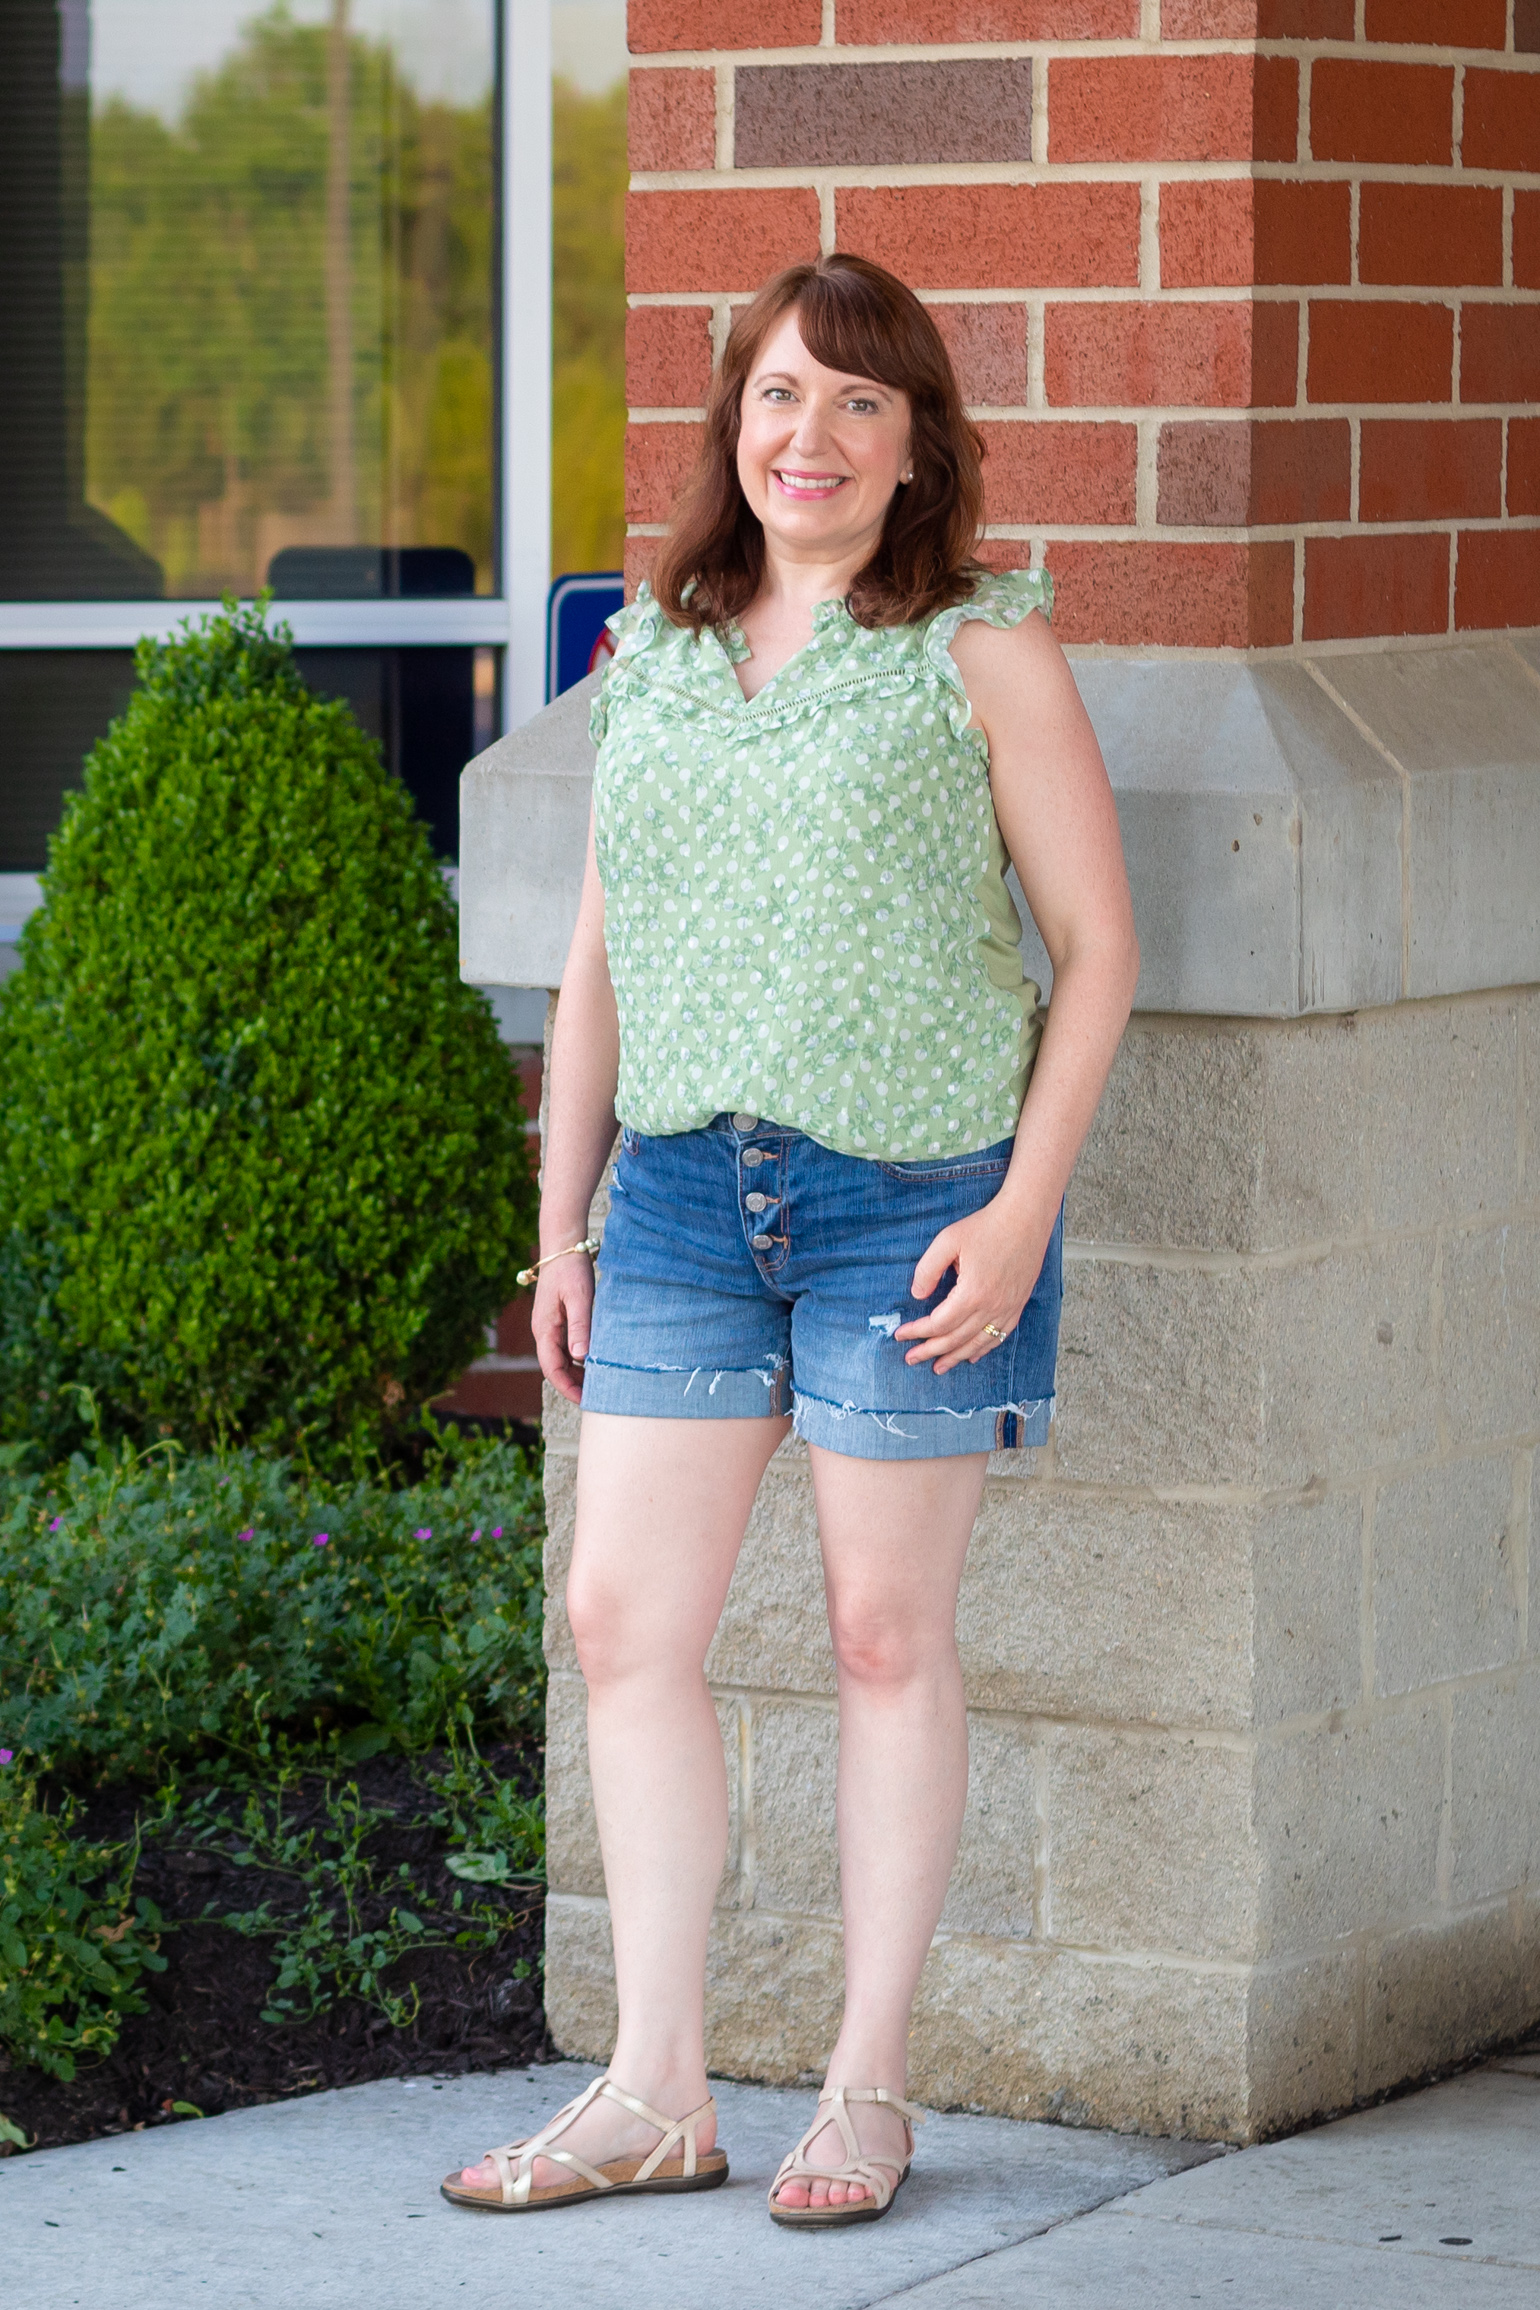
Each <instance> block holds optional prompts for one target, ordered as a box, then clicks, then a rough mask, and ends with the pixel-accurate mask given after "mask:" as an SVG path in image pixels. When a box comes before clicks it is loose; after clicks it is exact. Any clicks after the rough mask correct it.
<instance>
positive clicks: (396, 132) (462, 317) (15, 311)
mask: <svg viewBox="0 0 1540 2310" xmlns="http://www.w3.org/2000/svg"><path fill="white" fill-rule="evenodd" d="M494 66H495V10H494V0H287V4H286V5H285V4H280V5H261V4H260V0H258V4H254V0H6V5H5V8H4V11H3V12H0V225H3V229H0V295H3V296H4V299H5V308H6V312H7V319H8V323H9V325H10V329H11V332H12V334H13V338H14V340H15V342H16V343H17V345H18V347H19V358H17V360H16V361H15V362H14V363H13V364H10V365H9V367H8V371H7V372H6V373H5V374H4V376H3V380H0V416H3V419H4V420H5V422H4V425H3V430H0V517H3V518H0V593H3V594H4V595H5V596H6V597H8V598H10V599H13V600H14V599H42V600H85V599H93V598H95V599H114V598H138V597H143V596H156V595H168V596H173V597H179V598H188V597H194V598H196V597H200V596H202V597H208V596H211V595H216V594H219V593H221V592H223V591H225V590H227V589H228V590H233V591H236V592H239V593H245V594H249V593H251V592H253V591H254V590H255V589H256V588H257V587H258V586H260V585H261V584H263V583H264V582H266V581H267V579H268V577H269V573H270V572H271V571H273V565H274V563H275V561H276V560H277V559H278V557H279V556H280V555H281V556H283V557H285V558H284V561H283V562H282V563H281V564H280V566H279V569H278V571H277V572H276V573H275V574H276V576H277V577H278V580H279V582H280V585H281V590H282V591H283V592H284V593H285V594H287V595H289V596H291V597H293V596H298V595H302V594H305V593H317V594H320V593H330V592H337V591H341V590H352V589H353V588H354V587H355V586H357V588H358V590H360V591H363V592H366V593H369V592H398V591H400V592H430V591H431V592H438V593H444V592H447V593H462V592H463V593H470V592H478V593H488V592H491V591H493V590H494V587H495V572H494V568H493V551H494V519H493V507H494V496H495V487H494V481H495V458H494V437H495V407H494V402H495V391H494V378H495V364H494V353H493V346H494V317H495V307H496V298H495V271H496V231H495V224H496V204H495V192H494V155H495V137H494V79H495V69H494ZM23 216H24V217H25V218H26V219H27V231H26V233H24V234H23V233H19V232H18V230H17V220H18V219H19V218H21V217H23ZM349 549H351V551H352V555H353V560H351V561H350V559H349ZM424 549H428V550H427V551H426V552H424ZM360 553H361V554H362V555H363V557H364V561H365V562H366V563H367V564H368V569H369V571H372V577H368V575H367V572H366V582H363V583H360V582H359V580H358V570H357V568H356V567H355V566H354V564H355V562H356V561H357V557H358V555H359V554H360ZM414 555H415V556H417V557H418V558H417V560H416V564H415V575H414V574H413V563H412V560H411V558H410V557H412V556H414ZM339 556H340V557H341V558H340V559H339V558H338V557H339Z"/></svg>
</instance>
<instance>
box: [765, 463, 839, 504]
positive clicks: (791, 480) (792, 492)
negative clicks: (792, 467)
mask: <svg viewBox="0 0 1540 2310" xmlns="http://www.w3.org/2000/svg"><path fill="white" fill-rule="evenodd" d="M771 471H772V473H773V474H774V475H775V478H776V480H777V481H778V482H779V483H780V485H781V487H782V489H784V490H785V492H786V494H787V496H788V497H832V496H833V495H834V492H835V491H836V490H837V489H843V488H844V486H845V484H846V482H847V481H848V480H849V479H850V476H849V474H848V473H785V472H783V471H782V470H781V468H780V467H779V466H772V467H771Z"/></svg>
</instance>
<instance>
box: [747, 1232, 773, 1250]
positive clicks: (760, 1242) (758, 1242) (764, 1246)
mask: <svg viewBox="0 0 1540 2310" xmlns="http://www.w3.org/2000/svg"><path fill="white" fill-rule="evenodd" d="M749 1241H750V1242H751V1243H752V1244H753V1246H754V1249H755V1250H756V1251H768V1250H769V1249H770V1246H771V1244H772V1243H774V1241H775V1237H774V1236H773V1235H751V1236H750V1238H749Z"/></svg>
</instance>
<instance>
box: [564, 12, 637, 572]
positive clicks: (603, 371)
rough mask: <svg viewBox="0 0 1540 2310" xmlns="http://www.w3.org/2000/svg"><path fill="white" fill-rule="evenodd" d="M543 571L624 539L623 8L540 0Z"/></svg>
mask: <svg viewBox="0 0 1540 2310" xmlns="http://www.w3.org/2000/svg"><path fill="white" fill-rule="evenodd" d="M551 64H552V72H553V86H552V92H551V93H552V106H551V172H552V184H551V242H552V247H551V292H552V310H551V350H552V375H551V572H552V575H553V576H555V577H560V576H562V575H564V574H566V573H568V572H571V571H578V570H611V569H619V567H620V563H621V553H622V548H623V546H624V544H625V534H626V521H625V479H624V458H625V437H626V282H625V271H626V251H625V205H626V11H625V4H624V0H553V6H552V9H551Z"/></svg>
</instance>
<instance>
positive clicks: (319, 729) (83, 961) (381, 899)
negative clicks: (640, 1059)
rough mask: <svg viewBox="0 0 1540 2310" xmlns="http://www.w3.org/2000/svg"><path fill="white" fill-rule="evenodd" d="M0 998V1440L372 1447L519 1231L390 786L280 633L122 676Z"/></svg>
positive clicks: (515, 1141) (486, 1099) (498, 1070)
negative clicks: (83, 1415) (83, 1391)
mask: <svg viewBox="0 0 1540 2310" xmlns="http://www.w3.org/2000/svg"><path fill="white" fill-rule="evenodd" d="M137 665H138V676H139V681H138V688H137V690H136V692H135V695H134V697H133V698H132V700H131V702H130V704H129V707H128V710H127V712H126V713H125V714H124V715H123V716H122V718H121V719H120V720H119V721H118V722H116V723H114V725H113V727H112V729H111V730H110V731H109V733H108V735H107V736H106V737H105V738H104V739H103V740H102V741H101V742H100V744H99V745H98V746H97V747H96V748H95V750H94V752H93V753H92V754H91V755H90V757H89V758H88V760H87V763H86V770H85V781H84V791H83V792H82V793H81V794H79V795H77V796H75V797H74V798H73V799H72V800H71V801H70V802H69V803H68V805H67V806H66V809H65V813H64V818H63V823H62V825H61V827H60V830H59V832H58V834H57V835H56V837H55V838H54V841H53V844H52V846H51V849H50V854H49V862H48V871H47V874H46V877H45V882H44V904H43V906H42V908H41V909H40V910H39V911H38V912H37V913H36V914H35V915H34V916H33V917H32V919H31V920H30V921H29V922H28V924H27V926H26V930H25V932H24V935H23V938H22V942H21V961H20V967H19V969H18V970H17V971H16V972H15V973H14V974H13V975H12V977H11V978H10V980H9V981H8V982H7V984H6V985H5V987H4V990H3V993H0V1080H3V1081H4V1084H5V1097H4V1101H3V1103H0V1432H3V1433H6V1434H9V1435H11V1436H13V1437H27V1438H29V1439H31V1440H32V1441H33V1442H34V1443H37V1444H40V1445H41V1446H42V1448H43V1452H44V1454H45V1456H52V1455H53V1454H55V1453H57V1452H58V1451H60V1450H63V1449H66V1448H68V1446H69V1445H70V1444H71V1443H72V1442H73V1441H74V1440H76V1438H77V1437H78V1436H79V1434H80V1432H81V1427H80V1419H79V1412H78V1406H79V1400H80V1399H79V1394H78V1389H79V1386H80V1385H81V1384H82V1383H84V1384H85V1385H88V1386H89V1387H91V1388H92V1389H93V1390H94V1391H95V1393H96V1396H97V1399H98V1401H99V1403H100V1405H101V1409H102V1414H103V1417H104V1418H105V1420H106V1423H107V1426H108V1429H109V1431H114V1430H115V1431H117V1432H120V1433H123V1434H126V1435H128V1436H130V1437H137V1438H138V1439H139V1440H141V1441H143V1440H145V1439H148V1438H153V1437H156V1436H164V1435H172V1436H175V1437H177V1438H179V1439H180V1440H181V1441H183V1442H184V1443H186V1444H188V1445H192V1446H208V1445H213V1444H218V1443H228V1442H238V1441H240V1442H251V1443H268V1444H271V1445H275V1446H277V1447H278V1448H280V1449H283V1450H293V1449H296V1448H299V1449H301V1450H304V1451H306V1452H308V1453H310V1454H311V1455H312V1456H313V1457H324V1456H325V1455H326V1454H327V1453H330V1454H331V1455H332V1457H333V1459H335V1458H336V1457H337V1456H338V1455H339V1454H341V1455H342V1456H344V1457H345V1456H347V1455H349V1454H351V1455H352V1456H353V1458H354V1459H355V1461H357V1460H358V1459H359V1457H360V1455H361V1453H362V1452H363V1451H364V1450H365V1449H366V1448H369V1447H380V1446H384V1447H385V1448H387V1449H389V1448H390V1446H391V1444H392V1440H393V1434H394V1432H395V1431H397V1430H398V1429H399V1426H400V1424H401V1423H402V1421H403V1420H406V1419H408V1418H410V1416H411V1415H412V1413H413V1411H414V1408H415V1407H416V1406H417V1405H419V1404H421V1403H422V1402H424V1401H426V1400H427V1399H429V1398H431V1397H432V1396H433V1395H434V1394H436V1393H437V1392H438V1391H440V1390H441V1389H442V1388H444V1387H445V1385H446V1384H447V1383H448V1381H449V1380H450V1378H451V1377H452V1376H453V1374H454V1373H455V1372H456V1371H457V1370H458V1369H459V1368H460V1367H461V1366H463V1365H464V1364H465V1363H466V1362H467V1361H468V1360H469V1359H470V1358H471V1357H472V1356H473V1355H474V1354H475V1353H476V1351H477V1347H478V1344H479V1342H480V1339H481V1337H482V1331H483V1327H484V1325H485V1324H486V1322H487V1320H488V1318H489V1317H490V1316H491V1315H492V1314H493V1312H494V1311H495V1310H496V1309H497V1308H498V1307H499V1306H500V1305H501V1304H502V1302H503V1301H504V1300H505V1299H506V1298H507V1297H508V1296H509V1295H510V1292H511V1290H512V1282H513V1271H514V1269H515V1268H516V1266H517V1264H518V1262H519V1260H520V1258H521V1257H522V1256H523V1247H524V1244H525V1242H526V1240H527V1236H528V1230H529V1223H530V1218H531V1185H530V1179H529V1174H528V1167H527V1161H526V1156H525V1141H524V1133H523V1115H522V1113H521V1109H520V1102H519V1095H518V1086H517V1081H516V1078H515V1077H514V1075H513V1072H512V1069H511V1067H510V1066H509V1063H508V1059H507V1054H506V1053H505V1052H504V1050H503V1049H502V1047H501V1046H500V1044H499V1042H498V1038H497V1034H496V1030H495V1027H494V1025H493V1021H492V1017H491V1013H490V1009H489V1006H488V1005H487V1003H486V1001H485V999H484V998H483V997H482V996H481V995H480V994H478V993H477V992H475V991H474V990H473V989H471V988H469V987H466V986H463V985H462V984H461V983H460V979H459V975H458V970H457V964H456V925H455V915H454V908H453V905H452V903H451V901H450V898H449V896H448V894H447V892H446V890H445V887H444V882H443V878H442V876H441V875H440V873H439V871H438V868H437V866H436V864H435V862H434V859H433V857H432V855H431V853H430V850H429V846H428V842H427V838H426V835H425V832H424V830H423V828H422V826H421V825H420V823H419V822H418V821H417V820H416V818H415V817H414V815H413V812H412V805H411V801H410V799H409V797H408V795H407V794H406V792H405V790H404V788H403V787H402V786H401V785H400V784H399V783H398V782H397V781H396V780H395V779H394V778H392V777H391V776H390V774H389V773H388V772H387V770H386V769H385V767H384V766H383V764H382V762H381V759H380V754H379V749H378V748H377V746H376V745H375V744H374V742H373V741H372V740H371V739H369V738H368V737H366V736H365V735H364V733H363V731H362V730H360V728H359V727H358V725H357V723H356V722H355V721H354V719H353V717H352V715H351V713H350V712H349V710H348V709H347V707H346V706H345V705H342V704H338V703H335V702H330V701H325V700H322V699H320V698H318V697H315V696H313V695H312V694H311V693H310V692H309V690H308V689H307V688H306V686H305V684H304V682H303V681H302V679H301V677H300V675H299V673H298V671H297V669H296V666H295V663H294V659H293V654H292V651H291V648H290V643H289V637H288V635H287V633H286V632H285V630H284V629H282V628H276V629H274V630H271V631H270V630H268V628H267V626H266V624H265V619H264V614H263V609H262V608H261V607H260V606H259V607H258V608H256V609H252V608H249V607H248V608H244V609H237V608H236V607H235V606H234V605H233V604H227V605H226V611H225V614H224V615H222V616H217V617H214V618H212V619H209V620H207V621H205V622H204V623H203V625H202V626H201V627H199V628H197V629H196V630H192V629H184V630H183V631H182V632H181V634H180V635H179V636H178V638H176V639H175V640H173V641H171V642H168V643H153V642H146V643H143V644H141V645H140V649H139V652H138V659H137Z"/></svg>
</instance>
